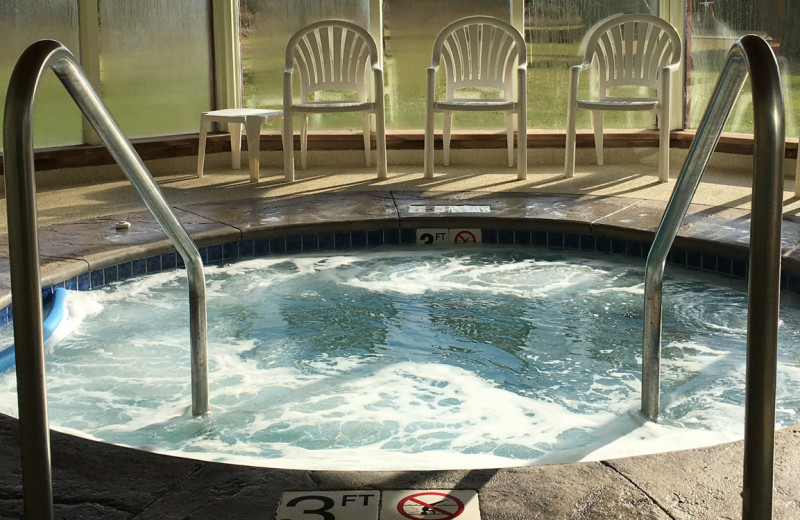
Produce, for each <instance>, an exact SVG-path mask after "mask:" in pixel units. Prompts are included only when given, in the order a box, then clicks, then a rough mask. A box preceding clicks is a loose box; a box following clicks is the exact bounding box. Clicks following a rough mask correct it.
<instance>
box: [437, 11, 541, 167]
mask: <svg viewBox="0 0 800 520" xmlns="http://www.w3.org/2000/svg"><path fill="white" fill-rule="evenodd" d="M441 62H444V66H445V73H446V75H445V78H446V89H445V98H444V100H442V101H437V100H436V73H437V72H438V71H439V67H440V64H441ZM527 69H528V56H527V51H526V47H525V40H524V39H523V37H522V35H521V34H520V33H519V31H518V30H517V29H515V28H514V27H513V26H512V25H511V24H509V23H507V22H504V21H502V20H499V19H497V18H493V17H490V16H470V17H467V18H462V19H460V20H456V21H455V22H453V23H451V24H450V25H448V26H447V27H445V28H444V29H442V31H441V32H440V33H439V35H438V36H437V37H436V41H435V42H434V44H433V59H432V62H431V66H430V67H429V68H428V78H427V79H428V81H427V89H426V98H425V177H426V178H431V177H433V124H434V114H435V113H436V112H441V113H442V114H443V115H444V124H443V128H442V142H443V148H444V164H445V166H446V165H448V164H450V127H451V126H452V119H453V112H454V111H496V112H505V115H506V132H507V140H508V166H509V167H513V166H514V121H513V116H514V114H516V116H517V177H518V178H519V179H525V177H526V176H527V173H528V146H527V145H528V137H527V127H526V124H527V123H526V119H527V104H526V100H527ZM515 78H516V85H515V83H514V80H515ZM474 88H477V89H491V90H493V91H496V92H497V96H498V97H496V98H492V99H470V98H466V97H463V95H460V94H461V93H462V92H463V89H474ZM515 88H516V92H515Z"/></svg>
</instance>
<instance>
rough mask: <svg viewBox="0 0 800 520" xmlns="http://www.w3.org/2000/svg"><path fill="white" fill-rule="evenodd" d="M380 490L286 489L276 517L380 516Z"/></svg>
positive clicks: (357, 519)
mask: <svg viewBox="0 0 800 520" xmlns="http://www.w3.org/2000/svg"><path fill="white" fill-rule="evenodd" d="M379 502H380V491H375V490H367V491H286V492H285V493H284V494H283V496H282V497H281V504H280V506H278V516H277V520H377V519H378V507H379Z"/></svg>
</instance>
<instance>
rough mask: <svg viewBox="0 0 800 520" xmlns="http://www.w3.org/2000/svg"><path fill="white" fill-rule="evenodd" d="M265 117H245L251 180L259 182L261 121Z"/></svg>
mask: <svg viewBox="0 0 800 520" xmlns="http://www.w3.org/2000/svg"><path fill="white" fill-rule="evenodd" d="M263 121H264V118H261V117H248V118H247V119H245V123H244V131H245V134H246V136H247V160H248V163H249V164H250V182H258V177H259V169H260V166H261V161H260V159H261V157H260V155H261V123H262V122H263Z"/></svg>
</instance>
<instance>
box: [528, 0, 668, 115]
mask: <svg viewBox="0 0 800 520" xmlns="http://www.w3.org/2000/svg"><path fill="white" fill-rule="evenodd" d="M621 13H649V14H654V15H657V14H658V0H532V1H530V2H526V9H525V41H526V42H528V126H529V127H530V128H537V129H563V128H566V124H567V96H568V94H569V69H570V67H571V66H573V65H578V64H580V63H581V61H583V49H582V48H581V41H582V40H583V38H584V36H586V34H587V32H588V30H589V29H590V28H591V27H592V26H594V25H595V24H596V23H597V22H599V21H600V20H602V19H604V18H607V17H609V16H612V15H614V14H621ZM679 32H680V31H679ZM581 77H582V79H581V85H580V89H581V92H580V94H579V95H580V96H588V95H589V82H588V80H589V78H590V74H582V75H581ZM674 80H675V81H679V80H680V79H679V78H677V77H675V79H674ZM619 94H621V93H619ZM642 94H644V93H642ZM577 118H578V119H577V125H578V128H591V126H592V124H591V114H590V113H589V112H588V111H585V110H579V111H578V113H577ZM604 123H605V128H623V129H624V128H647V127H655V125H656V120H655V117H654V116H653V115H652V113H642V112H606V113H605V114H604Z"/></svg>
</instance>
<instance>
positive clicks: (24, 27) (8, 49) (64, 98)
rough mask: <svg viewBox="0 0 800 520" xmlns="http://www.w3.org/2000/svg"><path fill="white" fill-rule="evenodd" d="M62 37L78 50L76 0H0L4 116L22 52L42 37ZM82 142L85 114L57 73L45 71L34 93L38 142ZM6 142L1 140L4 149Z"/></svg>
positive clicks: (1, 104) (0, 76) (0, 95)
mask: <svg viewBox="0 0 800 520" xmlns="http://www.w3.org/2000/svg"><path fill="white" fill-rule="evenodd" d="M45 38H47V39H51V40H58V41H60V42H61V43H63V44H64V45H65V46H67V48H69V49H70V51H72V53H73V54H75V56H79V55H80V49H79V47H78V2H77V1H75V0H2V2H0V49H2V50H3V52H2V53H0V118H1V117H2V115H3V109H4V107H5V101H6V91H7V90H8V81H9V79H10V78H11V72H12V71H13V70H14V65H15V64H16V63H17V59H19V56H20V54H22V51H24V50H25V49H26V48H27V47H28V46H29V45H30V44H32V43H33V42H35V41H37V40H41V39H45ZM82 141H83V137H82V133H81V113H80V110H79V109H78V108H77V107H76V106H75V103H73V102H72V99H71V98H70V97H69V94H67V91H66V90H64V87H63V86H62V85H61V82H60V81H59V80H58V79H57V78H56V76H55V74H53V73H52V72H48V73H46V74H45V76H44V78H43V80H42V82H41V84H40V86H39V91H38V92H37V93H36V110H35V114H34V145H35V146H36V147H48V146H61V145H69V144H78V143H81V142H82ZM1 149H2V142H0V150H1Z"/></svg>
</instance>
